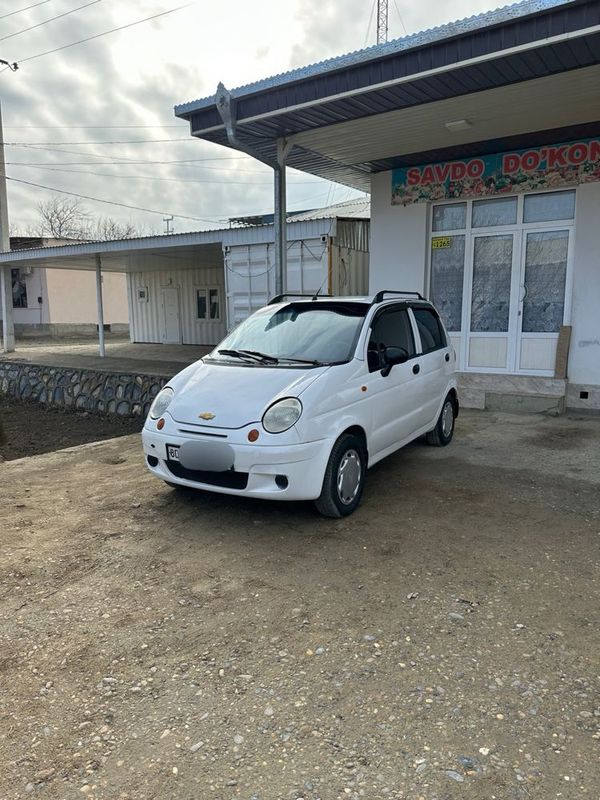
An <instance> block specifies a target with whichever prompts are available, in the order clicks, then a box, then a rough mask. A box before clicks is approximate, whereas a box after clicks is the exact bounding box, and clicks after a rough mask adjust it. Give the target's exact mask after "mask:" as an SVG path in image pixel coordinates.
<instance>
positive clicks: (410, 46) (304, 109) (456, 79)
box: [177, 0, 600, 192]
mask: <svg viewBox="0 0 600 800" xmlns="http://www.w3.org/2000/svg"><path fill="white" fill-rule="evenodd" d="M599 53H600V1H599V0H526V1H525V2H522V3H517V4H516V5H514V6H508V7H505V8H502V9H499V10H497V11H494V12H488V13H487V14H480V15H478V16H477V17H473V18H470V19H468V20H463V21H461V22H459V23H452V24H450V25H444V26H441V27H440V28H435V29H433V30H432V31H425V32H424V33H423V35H415V36H413V37H405V38H404V39H401V40H397V41H396V42H390V43H389V44H386V45H380V46H378V47H374V48H368V49H367V50H364V51H358V53H354V54H349V55H348V56H342V57H340V58H337V59H330V60H328V61H324V62H321V64H317V65H312V66H311V67H307V68H305V69H303V70H300V71H298V70H295V71H293V72H290V73H285V74H284V75H281V76H275V77H274V78H268V79H266V80H265V81H260V82H257V83H254V84H249V85H248V86H246V87H241V88H240V89H238V90H234V92H233V97H234V100H235V111H236V120H237V132H236V134H237V137H238V140H239V141H240V142H241V145H240V147H239V149H241V150H246V148H249V149H250V151H251V152H253V153H254V154H255V155H256V157H257V158H259V159H262V160H266V161H267V162H272V161H273V160H274V159H275V158H276V154H277V140H278V139H279V138H282V137H283V138H287V139H288V140H289V141H292V142H294V147H293V148H292V150H291V151H290V153H289V155H288V161H287V163H288V166H289V167H293V168H295V169H299V170H301V171H304V172H307V173H309V174H313V175H319V176H320V177H322V178H326V179H328V180H332V181H336V182H338V183H342V184H346V185H347V186H352V187H354V188H356V189H360V190H363V191H367V192H368V191H369V189H370V182H371V176H372V175H373V174H374V173H376V172H381V171H384V170H386V169H390V168H392V167H393V166H396V163H395V162H396V160H397V159H399V158H402V157H406V156H408V155H410V156H411V157H412V156H414V157H415V158H418V159H419V161H418V162H417V163H422V161H423V150H424V147H420V145H421V138H422V137H421V136H420V134H419V133H418V132H417V134H416V135H415V136H414V137H413V138H412V139H411V141H410V142H406V141H405V142H404V143H403V144H399V145H398V149H397V150H395V148H393V149H390V148H389V147H387V146H385V147H384V146H383V145H382V146H381V148H379V149H375V150H374V149H373V145H374V142H373V137H371V136H370V135H369V134H367V135H366V136H362V138H360V137H359V141H358V149H357V150H356V149H355V151H354V152H353V153H351V154H348V153H346V154H345V155H344V153H340V152H337V151H336V148H334V149H332V148H331V147H328V146H325V147H322V146H321V143H322V142H321V140H322V138H323V136H324V135H325V134H326V132H327V129H329V131H330V132H333V126H337V125H348V124H350V123H354V122H356V121H359V120H364V121H365V122H366V125H367V127H368V129H369V130H370V131H380V129H381V126H382V123H383V122H384V121H385V120H386V119H387V116H388V115H390V114H396V113H404V112H405V111H407V110H409V109H415V108H418V107H422V108H423V109H424V110H425V109H426V108H427V107H429V108H438V107H441V106H442V104H443V103H445V102H446V101H448V100H452V99H457V100H459V99H460V98H461V97H463V98H466V97H468V96H471V95H478V96H479V97H481V96H482V95H483V93H486V96H487V93H490V94H492V93H493V92H495V91H496V90H498V89H503V88H505V87H510V86H513V85H517V84H524V83H526V82H531V85H530V89H529V91H531V92H533V93H535V92H536V86H535V84H534V83H533V82H535V81H537V80H538V79H546V78H551V79H552V78H553V77H554V76H559V75H563V74H565V73H568V72H574V73H579V72H580V71H582V70H585V69H586V68H598V67H600V56H599ZM599 80H600V78H599ZM599 85H600V84H599ZM588 95H589V97H588V98H587V99H586V102H587V101H588V100H589V102H588V106H589V108H590V109H591V108H596V107H597V102H596V96H595V95H596V92H595V90H594V89H593V88H592V90H591V91H589V90H588ZM559 102H562V103H563V105H564V106H565V107H564V108H563V109H562V110H563V112H564V113H563V114H562V117H561V118H560V119H558V118H557V119H556V120H554V119H551V120H550V121H547V120H546V122H541V123H540V124H542V125H545V127H546V128H547V129H548V130H550V129H552V128H560V127H565V126H566V127H573V126H574V125H579V124H581V123H583V122H588V121H589V114H587V115H586V116H585V118H584V119H580V118H578V114H577V113H576V111H577V109H576V108H574V103H573V102H571V95H568V96H567V97H566V98H563V100H562V101H559ZM192 107H193V110H190V109H191V108H192ZM508 107H509V109H510V107H511V106H510V104H509V106H508ZM556 107H557V106H556V104H555V103H553V102H551V103H550V106H549V108H550V109H554V108H556ZM494 108H495V111H494V114H495V115H496V117H497V118H502V112H503V109H502V107H500V106H494ZM184 109H188V110H187V111H185V110H184ZM177 111H178V116H180V117H183V118H185V119H187V120H189V122H190V129H191V133H192V135H193V136H196V137H198V138H201V139H205V140H206V141H210V142H215V143H218V144H221V145H224V146H226V147H231V146H232V145H231V144H230V142H229V140H228V137H227V133H226V131H225V127H224V125H223V120H222V118H221V116H220V113H219V110H218V108H217V106H216V103H215V99H214V98H205V100H201V101H198V103H196V104H187V105H186V106H178V108H177ZM567 112H568V113H567ZM425 116H426V117H427V114H425ZM546 116H547V115H546ZM558 116H559V115H558V114H557V117H558ZM454 118H456V119H460V118H462V116H456V117H452V116H451V117H449V118H448V119H454ZM519 120H520V118H519ZM445 121H446V119H443V120H442V122H445ZM398 124H399V125H400V126H401V125H402V123H401V122H399V123H398ZM426 124H427V123H426ZM435 125H436V121H435V120H433V123H432V126H433V127H435ZM504 127H505V128H506V127H507V126H504ZM509 127H510V126H509ZM437 129H438V132H439V131H440V130H441V133H440V135H439V137H438V139H439V141H438V140H436V141H433V142H431V141H430V142H429V144H428V145H426V146H427V148H428V149H429V150H440V149H443V148H444V147H445V146H451V145H452V142H451V141H448V140H447V138H445V133H444V132H445V128H444V127H443V126H442V128H441V129H440V126H439V124H438V125H437ZM534 129H536V125H535V123H534V124H533V125H532V126H530V127H529V128H527V131H528V132H531V133H533V132H534ZM522 132H523V125H522V124H521V122H520V121H519V125H517V124H515V125H514V126H512V127H510V129H508V130H503V131H502V132H501V133H500V134H499V135H500V136H503V137H508V138H511V137H512V136H513V135H517V134H521V133H522ZM392 133H393V132H392ZM474 133H477V128H475V129H474ZM346 135H348V136H350V138H352V136H351V135H353V133H352V131H348V130H346V129H345V133H344V136H346ZM577 135H578V134H577V133H575V136H577ZM492 138H493V139H496V138H497V134H495V133H494V134H493V136H492ZM563 138H564V137H563ZM430 139H431V137H430ZM341 141H343V142H344V143H345V141H346V140H345V138H342V139H341ZM454 141H456V140H454ZM459 141H460V140H459ZM480 141H481V142H482V146H484V145H485V142H484V140H483V138H482V139H481V140H480ZM361 142H364V143H365V146H364V148H363V147H361V146H360V145H361ZM457 143H458V142H457ZM497 145H498V142H496V144H495V145H494V147H495V149H494V151H493V152H496V151H497V150H498V146H497ZM511 146H513V144H511ZM514 146H518V145H514ZM524 146H527V145H524ZM234 149H235V147H234ZM337 149H339V148H337ZM445 158H446V156H445V155H443V156H442V159H445Z"/></svg>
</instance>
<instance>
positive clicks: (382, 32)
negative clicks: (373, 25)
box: [377, 0, 388, 44]
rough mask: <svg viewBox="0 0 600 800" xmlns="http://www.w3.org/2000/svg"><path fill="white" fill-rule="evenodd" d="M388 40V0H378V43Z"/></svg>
mask: <svg viewBox="0 0 600 800" xmlns="http://www.w3.org/2000/svg"><path fill="white" fill-rule="evenodd" d="M387 40H388V0H377V44H384V42H387Z"/></svg>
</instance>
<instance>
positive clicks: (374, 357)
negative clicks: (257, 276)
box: [142, 291, 459, 517]
mask: <svg viewBox="0 0 600 800" xmlns="http://www.w3.org/2000/svg"><path fill="white" fill-rule="evenodd" d="M455 362H456V357H455V353H454V350H453V348H452V346H451V344H450V343H449V342H448V337H447V335H446V331H445V330H444V326H443V324H442V322H441V320H440V317H439V315H438V313H437V311H436V310H435V308H434V307H433V306H432V305H431V303H429V302H427V301H426V300H424V299H423V298H422V297H421V296H420V295H418V294H416V293H410V292H396V291H382V292H379V293H378V294H376V295H375V296H374V297H372V298H371V297H335V298H333V297H318V296H314V297H303V296H299V295H281V296H279V297H276V298H274V299H273V300H272V301H271V302H270V303H269V305H267V306H265V307H264V308H262V309H260V310H259V311H257V312H255V313H254V314H252V316H250V317H249V318H248V319H246V320H245V321H244V322H242V323H241V324H240V325H239V326H238V327H237V328H236V329H235V330H234V331H233V332H232V333H230V334H229V335H228V336H227V337H226V338H225V339H224V340H223V341H222V342H221V344H219V345H218V346H217V347H216V348H215V349H214V350H213V351H212V352H211V353H209V354H208V355H207V356H205V357H204V358H202V359H200V361H197V362H196V363H194V364H191V365H190V366H189V367H186V368H185V369H184V370H182V371H181V372H180V373H179V374H177V375H176V376H175V377H174V378H173V379H172V380H170V381H169V382H168V384H167V385H166V386H165V387H164V388H163V389H162V390H161V391H160V392H159V393H158V394H157V396H156V397H155V399H154V402H153V403H152V406H151V408H150V411H149V414H148V417H147V419H146V422H145V425H144V429H143V432H142V440H143V447H144V454H145V457H146V463H147V465H148V467H149V469H150V471H151V472H152V473H153V474H154V475H156V477H157V478H161V479H162V480H163V481H165V482H166V483H168V484H169V485H170V486H173V487H188V488H194V489H204V490H207V491H211V492H221V493H225V494H230V495H240V496H243V497H257V498H263V499H269V500H314V502H315V505H316V507H317V509H318V510H319V511H320V512H321V514H324V515H325V516H328V517H341V516H346V515H348V514H351V513H352V512H353V511H354V510H355V509H356V507H357V506H358V504H359V503H360V500H361V496H362V492H363V487H364V483H365V477H366V473H367V469H368V468H369V467H371V466H373V464H376V463H377V462H378V461H380V460H381V459H382V458H385V456H387V455H389V454H390V453H393V452H394V451H396V450H398V449H399V448H400V447H403V446H404V445H405V444H407V443H408V442H411V441H413V440H414V439H416V438H418V437H420V436H423V435H425V436H426V438H427V441H428V442H429V443H430V444H433V445H437V446H444V445H447V444H448V443H449V442H450V440H451V439H452V434H453V432H454V422H455V419H456V417H457V415H458V408H459V404H458V394H457V387H456V378H455V365H456V364H455Z"/></svg>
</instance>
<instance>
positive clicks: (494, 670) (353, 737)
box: [0, 412, 600, 800]
mask: <svg viewBox="0 0 600 800" xmlns="http://www.w3.org/2000/svg"><path fill="white" fill-rule="evenodd" d="M599 484H600V420H598V419H591V418H587V419H586V418H583V419H568V418H545V417H532V416H523V417H517V416H510V415H505V414H502V415H501V414H491V413H485V412H470V413H468V412H465V413H463V414H462V415H461V417H460V418H459V424H458V427H457V432H456V437H455V441H454V442H453V443H452V445H451V446H450V447H447V448H444V449H434V448H429V447H427V446H426V445H425V444H423V443H421V442H418V443H415V444H413V445H411V446H409V447H408V448H405V449H404V450H403V451H401V452H399V453H397V454H395V455H394V456H392V457H390V458H389V459H387V460H386V461H384V462H382V463H381V464H380V465H377V466H376V467H375V468H374V469H373V470H371V471H370V473H369V477H368V482H367V487H366V492H365V497H364V501H363V504H362V506H361V507H360V508H359V510H358V511H357V512H356V514H354V515H353V516H352V517H350V518H348V519H346V520H339V521H337V520H327V519H323V518H320V517H318V516H316V515H315V513H314V512H313V510H312V508H311V506H310V505H308V504H290V505H284V504H281V505H276V504H269V503H266V502H260V501H249V500H243V499H240V498H229V497H227V496H224V495H216V494H202V493H192V492H183V493H179V492H176V491H173V490H171V489H169V488H168V487H167V486H166V485H163V484H161V483H158V482H157V481H156V479H155V478H153V477H152V476H151V475H150V474H149V473H148V472H147V471H146V470H145V467H144V464H143V460H142V455H141V450H140V444H139V440H138V437H137V436H131V437H125V438H120V439H116V440H111V441H106V442H102V443H98V444H93V445H84V446H82V447H78V448H75V449H70V450H64V451H62V452H57V453H49V454H46V455H42V456H36V457H33V458H28V459H22V460H17V461H12V462H7V463H5V464H2V465H0V502H1V503H2V512H1V514H2V517H1V526H0V541H1V547H0V797H2V798H10V799H11V800H13V799H14V800H18V799H19V798H26V797H30V796H32V797H38V796H39V797H41V798H48V800H63V798H64V799H65V800H70V798H80V797H87V798H95V799H96V800H104V799H105V798H106V799H107V800H108V799H110V800H112V799H113V798H115V799H118V800H171V799H172V800H213V799H214V800H230V799H231V800H233V799H234V798H243V799H244V800H297V799H298V798H304V799H305V800H317V798H321V800H340V799H341V798H350V800H358V799H359V798H367V799H368V800H386V799H387V798H394V799H398V798H403V799H404V798H406V800H458V798H469V800H472V799H475V798H476V799H481V800H496V798H497V800H530V798H535V800H548V799H549V798H563V799H564V800H576V799H577V800H581V798H588V797H589V798H590V800H592V799H593V800H597V798H598V796H599V786H600V760H599V759H598V749H599V745H600V703H599V698H600V692H599V688H600V687H599V680H600V677H599V673H600V660H599V654H600V635H599V630H600V627H599V624H598V623H599V619H598V609H599V608H600V602H599V601H600V586H599V581H598V577H599V570H598V567H599V562H600V557H599V549H600V548H599V545H600V491H599V489H600V486H599Z"/></svg>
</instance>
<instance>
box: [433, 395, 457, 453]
mask: <svg viewBox="0 0 600 800" xmlns="http://www.w3.org/2000/svg"><path fill="white" fill-rule="evenodd" d="M455 419H456V413H455V409H454V400H453V399H452V397H451V395H447V396H446V399H445V400H444V405H443V406H442V410H441V411H440V416H439V417H438V421H437V423H436V426H435V428H434V429H433V430H432V431H429V433H428V434H427V443H428V444H431V445H433V446H434V447H445V446H446V445H447V444H450V442H451V441H452V436H453V434H454V421H455Z"/></svg>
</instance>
